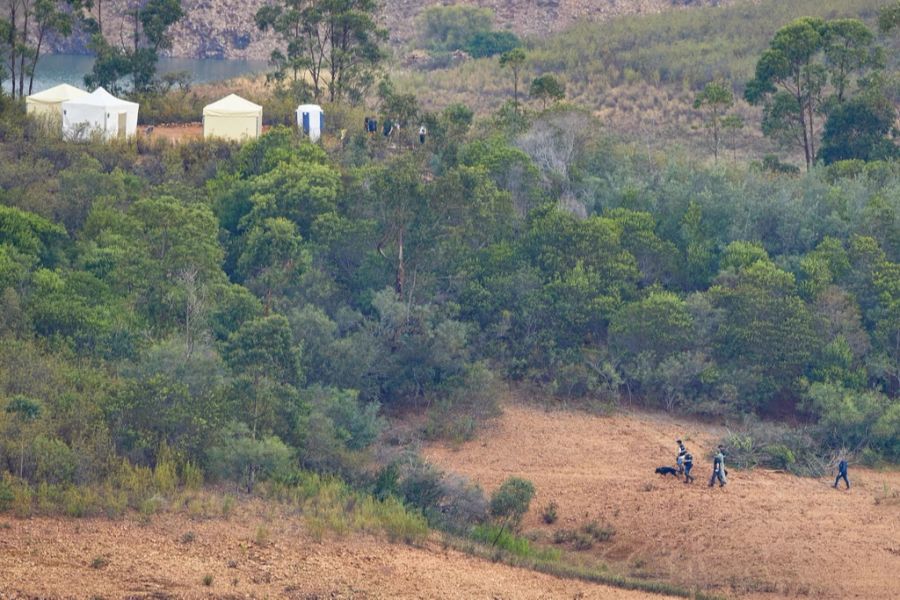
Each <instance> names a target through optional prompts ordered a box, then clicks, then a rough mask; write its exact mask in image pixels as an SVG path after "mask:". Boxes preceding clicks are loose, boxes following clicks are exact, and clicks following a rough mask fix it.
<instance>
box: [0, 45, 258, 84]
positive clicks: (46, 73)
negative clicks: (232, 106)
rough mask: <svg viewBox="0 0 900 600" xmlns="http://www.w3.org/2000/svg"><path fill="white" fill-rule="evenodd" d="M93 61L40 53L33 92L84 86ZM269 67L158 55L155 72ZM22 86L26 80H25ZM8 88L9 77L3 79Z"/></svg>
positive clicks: (203, 73) (202, 79)
mask: <svg viewBox="0 0 900 600" xmlns="http://www.w3.org/2000/svg"><path fill="white" fill-rule="evenodd" d="M93 65H94V57H93V56H83V55H74V54H51V55H46V56H42V57H41V59H40V60H39V61H38V64H37V71H36V72H35V74H34V89H33V90H32V91H33V92H35V93H36V92H40V91H42V90H46V89H48V88H51V87H53V86H55V85H59V84H60V83H68V84H70V85H75V86H78V87H84V76H85V74H86V73H88V72H90V70H91V67H93ZM268 69H269V67H268V65H267V63H266V61H264V60H218V59H214V58H206V59H196V58H160V59H159V65H158V72H159V73H172V72H174V71H187V72H188V73H190V74H191V77H192V82H193V83H207V82H210V81H222V80H223V79H231V78H232V77H239V76H241V75H246V74H248V73H262V72H265V71H267V70H268ZM25 86H26V87H27V86H28V84H27V82H26V84H25ZM3 89H4V90H6V91H9V81H8V80H7V81H4V82H3Z"/></svg>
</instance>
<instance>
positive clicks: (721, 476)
mask: <svg viewBox="0 0 900 600" xmlns="http://www.w3.org/2000/svg"><path fill="white" fill-rule="evenodd" d="M724 450H725V447H724V446H722V445H721V444H719V450H718V452H716V455H715V457H714V458H713V472H712V477H710V478H709V487H712V486H713V485H714V484H715V482H716V479H718V480H719V487H725V484H726V483H728V482H727V481H726V480H725V474H726V471H725V452H724Z"/></svg>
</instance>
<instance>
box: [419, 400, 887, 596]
mask: <svg viewBox="0 0 900 600" xmlns="http://www.w3.org/2000/svg"><path fill="white" fill-rule="evenodd" d="M719 433H720V432H719V431H716V429H715V428H712V427H706V426H703V425H698V424H695V423H694V424H692V423H689V422H680V421H677V420H673V419H670V418H667V417H665V416H661V415H653V414H633V415H616V416H613V417H601V416H592V415H588V414H584V413H576V412H550V413H548V412H546V411H544V410H542V409H540V408H532V407H523V406H520V405H510V406H507V407H506V408H505V409H504V414H503V416H502V417H501V418H499V419H498V420H497V421H496V422H495V423H494V424H493V425H492V426H491V427H489V428H488V429H487V430H485V431H483V432H482V433H481V434H480V435H479V436H478V438H477V439H475V440H473V441H472V442H469V443H466V444H464V445H462V446H461V447H454V446H451V445H446V444H433V445H431V446H429V447H426V449H425V451H424V454H425V456H426V457H427V458H428V459H429V460H430V461H432V462H434V463H435V464H436V465H438V466H439V467H440V468H442V469H444V470H448V471H453V472H456V473H459V474H462V475H465V476H467V477H470V478H471V479H473V480H474V481H477V482H478V483H480V484H481V485H482V486H483V487H484V488H485V490H486V492H487V493H490V492H492V491H493V490H494V489H496V487H497V486H498V485H499V484H500V483H501V482H502V481H503V480H504V479H506V478H507V477H510V476H521V477H525V478H527V479H530V480H531V481H532V482H533V483H534V484H535V486H536V488H537V496H536V498H535V500H534V502H533V503H532V511H531V513H530V514H529V515H528V516H527V517H526V520H525V523H524V528H525V529H526V530H531V531H537V532H541V533H542V534H543V535H546V536H547V538H548V539H549V538H550V536H551V535H552V533H553V531H555V530H556V529H558V528H560V527H565V528H574V527H579V526H581V525H583V524H586V523H588V522H590V521H592V520H596V521H598V522H599V523H601V524H603V523H609V524H611V525H612V526H613V527H614V528H615V530H616V534H615V536H614V537H613V539H612V540H611V541H610V542H606V543H604V544H600V546H599V547H596V546H595V548H594V549H593V550H591V552H596V553H597V554H598V555H600V556H602V557H603V558H604V559H606V560H608V561H610V562H612V563H614V564H619V565H621V566H622V567H623V568H626V571H628V570H630V572H631V573H632V574H635V575H641V574H643V575H645V576H650V577H653V578H658V579H665V580H669V581H674V582H678V583H682V584H685V585H700V586H702V587H704V588H707V589H711V590H715V591H719V592H721V593H725V594H727V595H729V596H733V595H737V596H740V597H742V598H760V599H762V598H768V599H771V598H775V597H811V598H834V599H838V598H841V599H844V598H865V599H868V600H877V599H883V600H896V599H897V598H900V503H898V502H897V501H896V498H894V499H892V500H891V501H887V502H885V501H882V500H878V499H879V498H881V497H883V496H884V495H885V490H887V492H888V494H891V493H893V492H895V491H896V490H898V489H900V472H898V471H896V470H895V471H873V470H866V469H861V468H854V467H851V470H850V480H851V483H852V484H853V488H852V489H851V490H850V491H849V492H845V491H843V490H839V491H836V490H834V489H832V487H831V483H832V482H833V480H826V479H805V478H798V477H794V476H791V475H789V474H784V473H779V472H772V471H766V470H754V471H751V472H747V471H737V470H736V469H729V471H730V478H729V484H728V486H727V487H725V488H723V489H719V488H718V487H716V488H712V489H711V488H708V487H707V482H708V478H709V476H710V472H711V465H710V462H709V461H708V459H707V456H708V452H709V451H710V450H711V449H712V447H713V445H714V441H715V440H716V439H717V436H718V434H719ZM679 437H680V438H682V439H684V440H685V441H686V443H687V446H688V449H689V450H690V451H692V452H693V454H694V456H695V465H696V466H695V468H694V472H695V473H694V474H695V475H696V477H697V481H696V483H695V484H694V485H685V484H684V483H682V482H681V481H678V480H675V479H673V478H672V477H669V478H667V479H664V478H662V477H660V476H659V475H655V474H654V469H655V467H657V466H661V465H665V464H671V463H672V462H674V457H675V454H676V444H675V440H676V438H679ZM876 500H878V501H876ZM550 501H554V502H556V503H557V504H558V505H559V511H558V512H559V521H558V522H557V523H556V524H554V525H546V524H544V523H543V522H542V521H541V519H540V509H541V508H542V507H543V506H546V505H547V504H548V503H549V502H550Z"/></svg>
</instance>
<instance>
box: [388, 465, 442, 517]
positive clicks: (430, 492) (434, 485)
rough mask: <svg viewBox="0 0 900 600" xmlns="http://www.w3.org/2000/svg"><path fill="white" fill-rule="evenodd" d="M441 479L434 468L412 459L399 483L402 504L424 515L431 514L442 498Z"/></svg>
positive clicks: (440, 475)
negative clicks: (409, 505) (411, 506)
mask: <svg viewBox="0 0 900 600" xmlns="http://www.w3.org/2000/svg"><path fill="white" fill-rule="evenodd" d="M442 477H443V474H442V473H441V472H440V471H438V470H437V469H436V468H435V467H434V466H432V465H430V464H428V463H427V462H425V461H423V460H422V459H421V458H418V457H413V459H412V460H411V463H410V464H409V465H408V466H407V467H406V469H405V473H404V476H403V479H402V481H401V482H400V490H399V491H400V494H401V495H402V497H403V500H404V502H406V503H407V504H411V505H413V506H416V507H418V508H420V509H422V511H424V513H425V514H426V515H429V513H431V514H433V513H434V511H435V510H437V509H438V504H439V503H440V501H441V499H442V498H443V496H444V489H443V486H442V485H441V478H442Z"/></svg>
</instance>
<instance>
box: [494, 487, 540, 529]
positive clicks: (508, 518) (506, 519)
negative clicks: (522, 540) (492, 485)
mask: <svg viewBox="0 0 900 600" xmlns="http://www.w3.org/2000/svg"><path fill="white" fill-rule="evenodd" d="M533 497H534V484H533V483H531V482H530V481H528V480H526V479H521V478H519V477H510V478H509V479H507V480H506V481H504V482H503V483H502V484H501V485H500V487H499V488H498V489H497V491H496V492H494V494H493V495H492V496H491V516H492V517H494V518H496V519H498V520H499V521H500V531H501V532H502V531H503V528H504V527H506V526H507V525H509V526H510V527H511V528H512V529H513V530H514V531H515V530H518V528H519V524H520V523H521V522H522V517H523V516H525V513H527V512H528V507H529V506H530V505H531V499H532V498H533Z"/></svg>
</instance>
